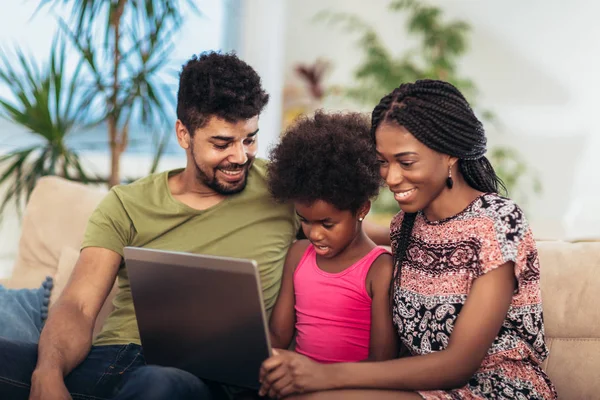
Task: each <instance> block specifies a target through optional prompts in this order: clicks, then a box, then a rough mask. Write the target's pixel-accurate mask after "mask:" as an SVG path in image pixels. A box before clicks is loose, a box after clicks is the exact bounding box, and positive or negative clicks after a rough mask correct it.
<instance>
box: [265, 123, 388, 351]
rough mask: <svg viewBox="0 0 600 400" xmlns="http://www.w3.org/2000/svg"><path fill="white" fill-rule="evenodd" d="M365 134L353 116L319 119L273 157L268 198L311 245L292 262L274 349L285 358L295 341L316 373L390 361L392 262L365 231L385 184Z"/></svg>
mask: <svg viewBox="0 0 600 400" xmlns="http://www.w3.org/2000/svg"><path fill="white" fill-rule="evenodd" d="M369 132H370V127H369V123H368V121H366V120H365V119H364V118H363V117H361V116H360V115H359V114H324V113H322V112H317V113H316V114H315V115H314V117H313V118H304V119H302V120H300V121H299V122H298V123H296V124H295V125H294V126H292V127H291V128H290V129H288V131H287V132H286V133H285V134H284V136H283V138H282V140H281V142H280V144H279V145H278V146H277V147H276V148H274V149H273V150H272V152H271V162H270V164H269V167H268V179H269V188H270V190H271V193H272V194H273V196H274V197H275V198H276V199H278V200H280V201H292V202H293V203H294V205H295V207H296V212H297V214H298V218H299V219H300V222H301V224H302V229H303V231H304V234H305V235H306V237H307V238H308V240H300V241H298V242H296V243H295V244H294V245H293V246H292V247H291V248H290V250H289V252H288V256H287V260H286V262H285V266H284V272H283V279H282V286H281V291H280V293H279V297H278V299H277V302H276V304H275V307H274V309H273V313H272V315H271V320H270V324H269V328H270V333H271V342H272V346H273V347H275V348H282V349H286V348H288V347H289V345H290V343H291V342H292V338H293V336H294V333H296V347H295V350H296V351H297V352H298V353H300V354H303V355H305V356H307V357H310V358H311V359H312V360H315V361H318V362H320V363H332V362H342V361H363V360H367V359H370V360H385V359H390V358H393V357H395V356H396V344H397V337H396V334H395V332H394V327H393V324H392V319H391V316H390V313H389V301H390V300H389V299H390V298H389V285H390V279H391V276H392V269H393V268H392V257H391V255H390V254H389V253H388V252H387V251H386V250H385V249H383V248H381V247H377V246H376V245H375V243H373V242H372V241H371V240H370V239H369V238H368V237H367V235H366V234H365V233H364V232H363V230H362V221H363V219H364V218H365V216H366V215H367V213H368V212H369V208H370V201H369V199H370V198H372V197H373V196H375V195H376V194H377V193H378V190H379V187H380V182H381V177H380V176H379V172H378V164H377V158H376V157H375V152H374V147H373V143H372V141H371V139H370V133H369ZM369 149H370V151H368V150H369ZM365 150H367V151H365Z"/></svg>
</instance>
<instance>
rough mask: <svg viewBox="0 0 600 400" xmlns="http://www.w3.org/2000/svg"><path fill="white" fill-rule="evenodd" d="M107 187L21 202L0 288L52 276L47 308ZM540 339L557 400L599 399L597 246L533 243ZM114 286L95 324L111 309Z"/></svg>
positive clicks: (41, 187)
mask: <svg viewBox="0 0 600 400" xmlns="http://www.w3.org/2000/svg"><path fill="white" fill-rule="evenodd" d="M105 194H106V190H105V189H102V188H94V187H90V186H85V185H82V184H79V183H74V182H70V181H67V180H64V179H62V178H58V177H44V178H42V179H40V180H39V181H38V184H37V185H36V187H35V189H34V191H33V193H32V195H31V198H30V199H29V202H28V204H27V207H26V210H25V214H24V216H23V221H22V231H21V238H20V242H19V248H18V254H17V258H16V261H15V264H14V268H13V273H12V276H11V277H10V278H9V279H6V280H4V281H2V282H0V283H2V284H4V285H6V286H7V287H11V288H36V287H39V285H40V282H41V281H42V280H43V279H44V277H46V276H52V277H54V283H55V287H54V289H53V293H52V297H51V299H50V307H52V304H53V303H54V302H55V301H56V298H57V297H58V296H59V294H60V291H61V290H62V288H64V286H65V285H66V283H67V281H68V279H69V275H70V273H71V271H72V269H73V267H74V265H75V262H76V260H77V255H78V252H79V246H80V243H81V240H82V237H83V233H84V231H85V226H86V222H87V219H88V218H89V216H90V214H91V213H92V211H93V210H94V208H95V207H96V205H97V204H98V203H99V202H100V200H101V199H102V198H103V196H104V195H105ZM537 244H538V251H539V256H540V265H541V285H542V296H543V302H544V318H545V326H546V338H547V342H548V347H549V348H550V356H549V357H548V359H547V360H546V362H545V363H544V368H545V370H546V371H547V372H548V374H549V376H550V377H551V379H552V381H553V382H554V384H555V385H556V387H557V390H558V393H559V398H560V399H565V400H569V399H573V400H583V399H600V307H599V306H598V305H597V304H596V300H600V241H592V240H589V241H574V242H566V241H549V240H539V241H538V242H537ZM116 291H117V287H116V285H115V286H114V287H113V290H112V291H111V294H110V295H109V297H108V299H107V301H106V302H105V304H104V305H103V307H102V309H101V312H100V314H99V316H98V318H97V320H96V325H95V329H94V333H95V334H96V333H97V332H98V330H99V329H100V327H101V326H102V323H103V321H104V319H105V318H106V316H107V315H108V314H109V313H110V311H111V310H112V298H113V297H114V294H115V293H116Z"/></svg>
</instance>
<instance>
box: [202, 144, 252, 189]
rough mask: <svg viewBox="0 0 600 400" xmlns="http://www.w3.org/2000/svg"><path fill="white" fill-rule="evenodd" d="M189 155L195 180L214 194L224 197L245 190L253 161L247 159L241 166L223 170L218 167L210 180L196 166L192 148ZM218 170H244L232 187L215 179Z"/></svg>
mask: <svg viewBox="0 0 600 400" xmlns="http://www.w3.org/2000/svg"><path fill="white" fill-rule="evenodd" d="M191 153H192V159H193V160H194V165H195V166H196V178H197V179H198V180H199V181H200V182H201V183H202V184H204V185H205V186H207V187H208V188H210V189H212V190H214V191H215V192H216V193H218V194H220V195H224V196H228V195H232V194H236V193H240V192H241V191H243V190H244V189H245V188H246V184H247V183H248V172H249V170H250V167H251V166H252V161H253V160H254V159H251V158H249V159H248V161H247V162H246V163H245V164H243V165H240V164H229V165H228V166H226V167H225V168H223V167H222V166H219V167H217V168H215V169H214V170H213V174H212V178H210V177H209V176H208V175H207V174H206V173H205V172H204V170H203V169H202V168H201V167H200V165H198V163H197V162H196V157H195V154H194V148H193V147H192V148H191ZM218 169H224V170H239V169H244V175H243V177H242V179H241V180H240V181H239V182H237V183H234V184H233V185H235V186H232V184H230V183H229V182H224V183H223V182H220V181H219V180H218V179H217V170H218Z"/></svg>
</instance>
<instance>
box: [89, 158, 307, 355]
mask: <svg viewBox="0 0 600 400" xmlns="http://www.w3.org/2000/svg"><path fill="white" fill-rule="evenodd" d="M265 167H266V161H264V160H259V159H257V160H255V161H254V164H253V166H252V168H251V169H250V171H249V175H248V182H247V185H246V188H245V189H244V190H243V191H242V192H240V193H238V194H234V195H231V196H228V197H227V198H226V199H225V200H223V201H221V202H220V203H219V204H217V205H215V206H213V207H211V208H208V209H206V210H202V211H198V210H195V209H193V208H190V207H188V206H186V205H185V204H183V203H181V202H180V201H178V200H175V199H174V198H173V196H172V195H171V192H170V190H169V187H168V183H167V179H168V177H169V176H172V175H174V174H177V173H178V172H180V171H181V170H176V171H169V172H163V173H159V174H154V175H150V176H148V177H146V178H143V179H140V180H138V181H136V182H134V183H131V184H129V185H123V186H116V187H114V188H113V189H112V190H111V191H110V192H109V193H108V195H107V196H106V197H105V198H104V199H103V200H102V202H101V203H100V205H99V206H98V208H97V209H96V210H95V211H94V213H93V214H92V216H91V217H90V220H89V222H88V225H87V229H86V232H85V237H84V240H83V244H82V248H85V247H102V248H106V249H109V250H112V251H114V252H116V253H119V254H120V255H121V256H123V248H124V247H126V246H135V247H146V248H151V249H163V250H171V251H183V252H189V253H202V254H211V255H216V256H227V257H239V258H246V259H253V260H256V262H257V263H258V266H259V272H260V279H261V284H262V289H263V298H264V301H265V307H266V309H267V310H268V311H270V309H271V308H272V307H273V305H274V304H275V300H276V298H277V293H278V291H279V287H280V283H281V274H282V269H283V262H284V260H285V256H286V253H287V249H288V247H289V246H290V244H291V243H292V241H293V240H294V238H295V234H296V232H297V230H298V223H297V219H296V216H295V212H294V208H293V206H292V205H290V204H279V203H276V202H275V201H274V200H273V199H272V198H271V196H270V194H269V191H268V189H267V184H266V168H265ZM117 276H118V285H119V291H118V293H117V295H116V297H115V299H114V301H113V304H114V306H115V310H114V311H113V312H112V313H111V314H110V316H109V317H108V318H107V320H106V322H105V323H104V327H103V329H102V331H101V333H100V334H99V335H98V337H97V338H96V340H95V342H94V344H95V345H112V344H127V343H137V344H140V337H139V332H138V326H137V321H136V319H135V312H134V308H133V301H132V298H131V289H130V286H129V279H128V276H127V269H126V268H125V265H124V264H121V267H120V268H119V272H118V275H117ZM182 307H185V305H183V304H182Z"/></svg>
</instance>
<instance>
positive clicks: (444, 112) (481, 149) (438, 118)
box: [371, 79, 506, 290]
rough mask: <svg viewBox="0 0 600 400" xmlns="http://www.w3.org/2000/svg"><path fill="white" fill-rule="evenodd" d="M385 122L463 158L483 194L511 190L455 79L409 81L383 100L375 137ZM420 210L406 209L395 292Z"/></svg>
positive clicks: (374, 120)
mask: <svg viewBox="0 0 600 400" xmlns="http://www.w3.org/2000/svg"><path fill="white" fill-rule="evenodd" d="M382 122H391V123H394V124H397V125H399V126H403V127H404V128H406V129H407V130H408V131H409V132H410V133H411V134H412V135H413V136H414V137H415V138H417V140H419V141H420V142H421V143H423V144H425V145H426V146H427V147H429V148H431V149H433V150H435V151H437V152H439V153H443V154H447V155H450V156H452V157H457V158H458V167H459V170H460V173H461V174H462V176H463V177H464V179H465V181H466V182H467V184H468V185H469V186H471V187H472V188H474V189H476V190H479V191H481V192H485V193H489V192H493V193H498V189H499V188H502V189H503V191H504V192H506V188H505V186H504V184H503V183H502V181H501V180H500V178H498V176H497V175H496V173H495V171H494V168H493V167H492V165H491V164H490V162H489V160H488V159H487V158H486V157H485V156H484V154H485V152H486V143H487V139H486V137H485V131H484V129H483V125H482V124H481V122H480V121H479V120H478V119H477V117H476V116H475V113H474V112H473V110H472V109H471V106H470V105H469V103H468V102H467V100H466V99H465V97H464V96H463V95H462V94H461V93H460V92H459V91H458V89H456V88H455V87H454V86H452V85H451V84H450V83H447V82H442V81H437V80H429V79H427V80H420V81H416V82H415V83H405V84H402V85H400V87H398V88H396V89H394V91H392V93H390V94H388V95H387V96H385V97H384V98H382V99H381V101H380V102H379V104H378V105H377V106H376V107H375V109H374V110H373V113H372V115H371V137H372V139H373V140H375V131H376V130H377V128H378V127H379V125H380V124H381V123H382ZM416 216H417V214H416V213H405V214H404V218H403V220H402V225H401V227H400V232H399V235H398V238H397V247H396V252H395V254H394V258H395V265H396V268H395V269H394V276H393V278H392V285H391V286H390V290H392V288H394V287H395V286H396V285H399V284H400V272H401V271H400V269H401V266H402V263H403V262H404V260H405V258H406V251H407V248H408V245H409V242H410V237H411V233H412V228H413V225H414V223H415V218H416Z"/></svg>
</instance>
